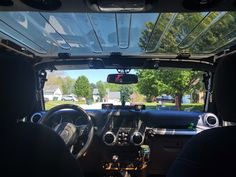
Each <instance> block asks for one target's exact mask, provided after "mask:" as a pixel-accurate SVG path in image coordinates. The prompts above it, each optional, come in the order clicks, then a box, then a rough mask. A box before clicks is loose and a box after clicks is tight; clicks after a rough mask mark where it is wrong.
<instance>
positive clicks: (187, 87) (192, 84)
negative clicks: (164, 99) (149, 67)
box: [156, 70, 201, 110]
mask: <svg viewBox="0 0 236 177" xmlns="http://www.w3.org/2000/svg"><path fill="white" fill-rule="evenodd" d="M156 78H157V79H158V81H159V85H158V87H160V89H159V91H160V94H164V93H165V94H169V95H172V96H174V97H175V103H176V107H177V108H178V109H179V110H180V108H181V101H182V97H183V95H184V94H190V93H191V91H192V90H194V89H195V88H197V87H199V85H200V83H201V82H200V81H201V80H200V78H201V72H197V71H189V70H157V71H156Z"/></svg>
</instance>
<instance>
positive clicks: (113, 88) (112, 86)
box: [104, 83, 121, 92]
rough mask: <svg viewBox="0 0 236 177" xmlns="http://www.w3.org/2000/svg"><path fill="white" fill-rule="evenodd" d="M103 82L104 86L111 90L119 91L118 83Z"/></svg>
mask: <svg viewBox="0 0 236 177" xmlns="http://www.w3.org/2000/svg"><path fill="white" fill-rule="evenodd" d="M104 84H105V88H106V89H109V90H110V91H112V92H119V91H120V87H121V86H120V85H118V84H111V83H104Z"/></svg>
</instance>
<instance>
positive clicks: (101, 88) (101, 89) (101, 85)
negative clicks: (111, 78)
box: [96, 81, 106, 101]
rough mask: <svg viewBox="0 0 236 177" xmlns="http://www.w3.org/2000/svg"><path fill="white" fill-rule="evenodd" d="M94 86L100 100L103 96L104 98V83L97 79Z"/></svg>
mask: <svg viewBox="0 0 236 177" xmlns="http://www.w3.org/2000/svg"><path fill="white" fill-rule="evenodd" d="M96 87H97V89H98V93H99V97H100V101H102V100H103V98H104V97H105V95H106V87H105V84H104V83H103V82H102V81H98V82H97V83H96Z"/></svg>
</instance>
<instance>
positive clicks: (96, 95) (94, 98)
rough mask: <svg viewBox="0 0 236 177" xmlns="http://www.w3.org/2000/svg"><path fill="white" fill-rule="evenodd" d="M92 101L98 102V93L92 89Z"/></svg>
mask: <svg viewBox="0 0 236 177" xmlns="http://www.w3.org/2000/svg"><path fill="white" fill-rule="evenodd" d="M93 101H94V102H99V101H100V96H99V91H98V89H97V88H95V89H93Z"/></svg>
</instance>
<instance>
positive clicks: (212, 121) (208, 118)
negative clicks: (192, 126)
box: [203, 113, 219, 127]
mask: <svg viewBox="0 0 236 177" xmlns="http://www.w3.org/2000/svg"><path fill="white" fill-rule="evenodd" d="M203 119H204V123H205V124H206V125H207V126H208V127H217V126H218V125H219V120H218V118H217V117H216V115H214V114H212V113H206V114H205V115H204V118H203Z"/></svg>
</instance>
